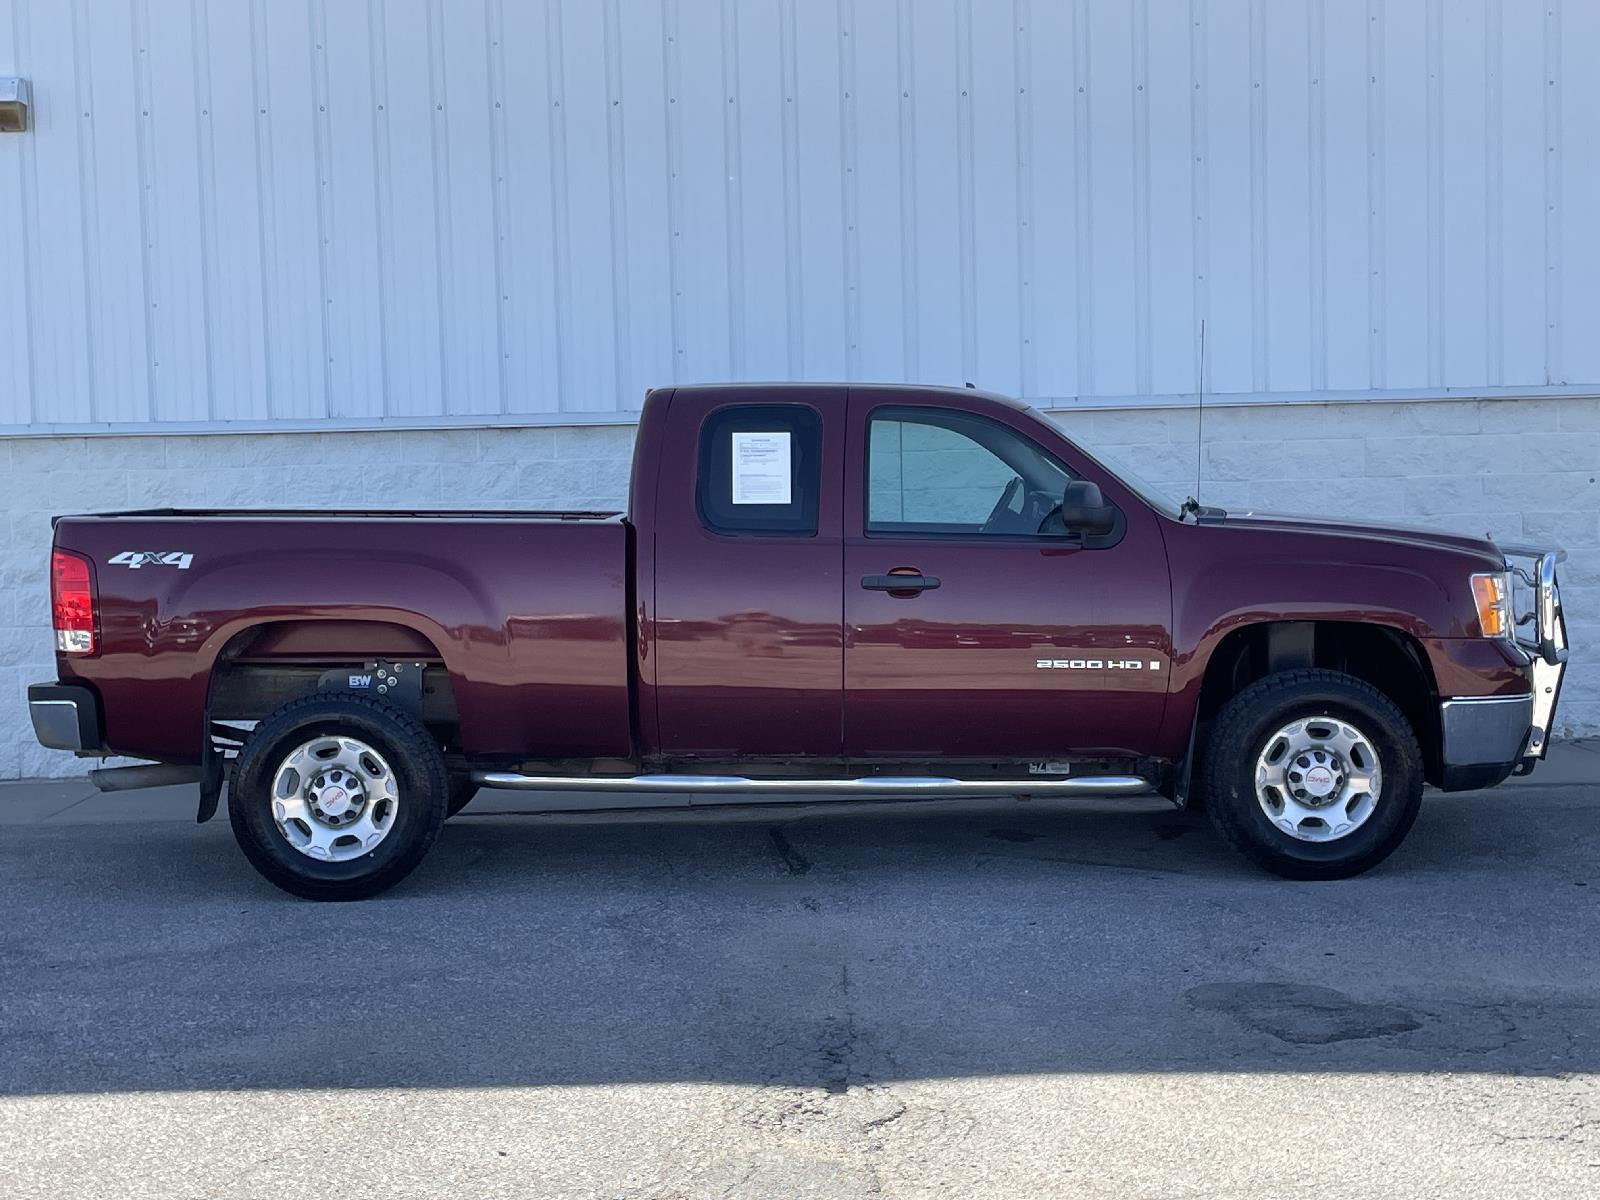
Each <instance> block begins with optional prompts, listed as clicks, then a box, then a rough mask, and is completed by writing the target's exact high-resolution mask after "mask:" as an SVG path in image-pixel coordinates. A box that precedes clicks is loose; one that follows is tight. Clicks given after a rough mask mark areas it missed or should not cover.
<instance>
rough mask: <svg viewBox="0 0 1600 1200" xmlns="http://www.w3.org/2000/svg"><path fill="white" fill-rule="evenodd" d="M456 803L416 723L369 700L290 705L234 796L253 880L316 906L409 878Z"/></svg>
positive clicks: (434, 750) (252, 754)
mask: <svg viewBox="0 0 1600 1200" xmlns="http://www.w3.org/2000/svg"><path fill="white" fill-rule="evenodd" d="M449 798H450V781H449V777H448V776H447V775H446V773H445V767H444V756H443V754H442V753H441V752H440V749H439V746H438V743H437V742H435V741H434V740H433V738H432V736H431V735H430V734H429V733H428V731H427V730H426V729H425V728H424V727H423V726H422V725H421V724H420V723H419V722H418V721H416V720H415V719H414V718H412V717H411V716H409V715H407V714H406V713H404V712H401V711H400V710H398V709H395V708H392V707H390V706H389V705H386V704H383V703H380V702H378V701H376V700H370V699H367V698H366V697H362V696H341V695H327V694H319V695H313V696H305V697H302V698H300V699H298V700H292V701H290V702H289V703H288V704H285V705H284V706H283V707H281V708H279V709H278V710H277V711H276V712H275V713H273V714H272V715H271V716H270V717H268V718H267V719H266V720H264V721H262V722H261V724H260V725H258V726H257V727H256V730H255V732H254V734H253V735H252V736H251V738H250V742H249V744H248V745H247V746H246V747H245V748H244V750H243V752H242V753H241V754H240V756H239V762H238V764H237V769H236V771H235V773H234V781H233V786H232V787H231V789H230V791H229V799H228V818H229V821H230V823H231V824H232V826H233V835H234V838H235V840H237V841H238V843H239V848H240V849H241V850H243V851H244V853H245V857H246V858H248V859H249V860H250V862H251V865H253V866H254V867H255V868H256V870H258V871H260V872H261V874H262V875H264V876H266V878H267V879H268V880H270V881H271V882H272V883H274V884H276V885H277V886H278V887H280V888H282V889H283V890H284V891H286V892H292V893H293V894H294V895H296V896H304V897H306V898H307V899H310V900H360V899H364V898H365V897H368V896H374V895H377V894H378V893H379V892H382V891H384V890H386V889H388V888H390V887H393V886H394V885H395V884H396V883H398V882H400V880H402V879H404V878H405V877H406V876H407V875H409V874H410V873H411V872H412V871H413V870H414V869H415V868H416V866H417V864H418V863H420V862H421V861H422V859H423V856H424V855H426V854H427V852H428V850H429V848H430V847H431V846H432V845H433V841H434V839H435V838H436V837H438V835H439V826H440V825H441V824H443V822H444V819H445V812H446V807H447V805H448V803H449Z"/></svg>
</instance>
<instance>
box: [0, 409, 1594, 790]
mask: <svg viewBox="0 0 1600 1200" xmlns="http://www.w3.org/2000/svg"><path fill="white" fill-rule="evenodd" d="M1056 416H1057V419H1058V420H1059V421H1060V422H1061V424H1062V425H1063V426H1064V427H1065V428H1066V429H1067V430H1068V432H1069V433H1070V434H1071V435H1072V436H1073V437H1074V438H1075V439H1076V440H1078V441H1079V442H1081V443H1082V444H1083V445H1084V446H1085V447H1086V448H1088V449H1089V450H1091V451H1092V452H1095V453H1098V454H1099V455H1100V456H1101V457H1102V458H1104V459H1105V460H1106V461H1107V463H1108V464H1112V465H1118V466H1121V465H1123V464H1127V465H1128V466H1130V467H1131V468H1132V469H1133V470H1135V471H1137V472H1138V473H1139V474H1140V475H1141V476H1143V477H1144V478H1146V479H1148V480H1151V481H1152V482H1155V483H1157V484H1160V485H1165V487H1166V488H1167V489H1168V490H1170V491H1171V492H1172V493H1173V494H1174V495H1176V496H1179V497H1181V496H1182V495H1183V494H1185V493H1187V492H1189V491H1192V490H1193V487H1194V478H1195V417H1194V414H1193V413H1191V412H1184V411H1176V410H1166V409H1161V410H1149V409H1145V410H1118V411H1094V412H1080V413H1060V414H1056ZM632 446H633V429H632V427H631V426H589V427H577V428H559V429H494V430H491V429H484V430H472V429H468V430H450V431H415V432H399V431H385V432H379V433H301V434H289V433H285V434H213V435H197V436H140V437H95V438H28V439H0V504H3V505H4V512H5V513H6V514H7V519H6V523H5V524H4V525H0V779H14V778H19V777H20V778H27V777H34V776H59V775H70V774H76V773H79V772H81V771H82V770H83V767H84V764H83V763H80V762H78V761H77V760H75V759H73V758H71V757H70V756H67V755H63V754H58V753H54V752H50V751H45V750H42V749H40V748H39V747H37V746H36V745H35V744H34V742H33V737H32V732H31V729H30V727H29V724H28V719H27V711H26V706H25V704H24V689H25V687H26V685H27V684H28V683H30V682H33V681H37V680H42V679H50V678H54V675H55V664H54V661H53V657H52V650H51V634H50V616H49V598H48V583H47V581H46V566H47V559H48V553H47V551H48V546H49V542H50V521H49V519H50V517H51V515H53V514H56V513H65V512H89V511H96V510H102V509H117V508H147V507H166V506H176V507H183V506H237V507H259V506H278V507H285V506H287V507H322V506H327V507H338V506H345V507H350V506H366V507H376V508H387V507H395V508H399V507H407V506H423V507H442V508H476V507H502V508H553V507H582V508H620V507H622V506H623V505H624V503H625V502H626V498H627V490H628V460H629V456H630V455H631V453H632ZM1202 460H1203V461H1202V466H1203V474H1202V483H1201V499H1203V500H1205V501H1206V502H1207V503H1211V504H1220V505H1222V506H1224V507H1238V508H1257V509H1270V510H1275V511H1280V512H1311V513H1321V514H1326V515H1333V516H1349V517H1358V518H1367V519H1394V520H1401V521H1406V522H1409V523H1414V524H1421V525H1431V526H1436V527H1439V528H1447V529H1454V530H1461V531H1465V532H1470V533H1485V532H1487V533H1490V534H1492V535H1494V536H1497V537H1500V538H1503V539H1506V540H1517V541H1536V542H1552V543H1559V544H1561V545H1563V546H1565V547H1566V548H1567V549H1568V551H1569V552H1570V554H1571V559H1570V561H1569V562H1568V563H1567V564H1566V567H1565V568H1564V570H1563V575H1562V578H1563V597H1564V600H1565V603H1566V609H1567V614H1568V626H1569V629H1570V631H1571V635H1572V640H1573V643H1574V650H1573V661H1572V667H1571V670H1570V671H1569V674H1568V680H1567V684H1566V687H1565V690H1564V693H1563V697H1562V708H1561V713H1560V722H1559V728H1558V733H1560V734H1565V735H1567V736H1573V735H1585V734H1595V733H1600V483H1597V479H1600V401H1597V400H1592V399H1569V400H1553V399H1552V400H1516V401H1509V400H1505V401H1476V400H1459V401H1457V400H1451V401H1428V402H1411V403H1394V404H1389V403H1383V404H1380V403H1373V402H1359V403H1351V404H1329V405H1281V406H1270V407H1249V408H1221V407H1213V408H1212V409H1210V410H1209V411H1208V412H1207V413H1206V416H1205V447H1204V452H1203V456H1202ZM149 548H150V549H159V548H160V547H149Z"/></svg>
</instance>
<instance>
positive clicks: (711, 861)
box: [0, 776, 1600, 1200]
mask: <svg viewBox="0 0 1600 1200" xmlns="http://www.w3.org/2000/svg"><path fill="white" fill-rule="evenodd" d="M1596 777H1600V776H1596ZM513 803H514V802H513V801H511V800H508V799H506V798H504V797H502V796H498V795H495V794H494V793H483V794H480V796H479V798H478V799H477V800H476V801H475V802H474V804H473V806H472V807H471V808H469V809H468V811H467V813H466V814H464V815H463V816H462V817H460V818H457V819H456V820H454V821H452V822H451V823H450V824H449V825H448V826H446V828H445V831H444V834H443V836H442V837H441V840H440V843H439V845H438V847H437V848H436V849H435V850H434V852H433V854H432V856H431V858H430V859H429V860H428V862H427V863H425V864H424V866H423V868H422V869H421V870H419V872H418V873H417V874H416V875H415V876H413V877H412V879H411V880H409V881H408V882H407V883H406V884H404V885H402V886H401V887H400V888H398V889H397V890H396V891H394V892H392V893H390V894H389V895H387V896H385V897H382V898H380V899H378V900H376V901H370V902H367V903H363V904H354V905H316V904H310V903H305V902H302V901H297V900H293V899H291V898H290V897H287V896H285V895H282V894H280V893H278V892H276V891H274V890H273V889H272V888H271V887H269V886H268V885H266V884H265V883H264V882H262V881H261V880H259V879H258V878H257V877H256V876H255V874H254V873H253V872H252V871H251V870H250V869H249V868H248V866H247V865H246V864H245V863H244V861H243V859H242V857H241V856H240V855H239V854H238V852H237V851H236V849H235V847H234V845H233V842H232V838H231V836H230V834H229V831H228V828H227V823H226V821H225V820H224V821H217V822H213V823H212V824H209V825H206V826H196V825H194V824H193V815H192V814H193V797H192V795H191V794H189V793H187V792H185V791H183V790H181V789H174V790H169V791H166V792H160V793H149V794H146V795H144V796H142V797H129V796H125V795H124V796H111V797H95V798H90V797H89V795H88V788H87V786H86V785H84V784H82V783H66V784H62V783H53V784H28V785H0V910H3V911H4V913H5V914H6V919H5V921H4V922H3V923H0V1195H3V1196H5V1197H7V1198H8V1200H21V1198H24V1197H46V1196H48V1197H101V1196H104V1197H116V1198H117V1200H128V1198H135V1197H146V1196H148V1197H161V1198H163V1200H179V1198H185V1197H224V1196H226V1197H266V1198H270V1200H298V1198H300V1197H308V1198H309V1197H316V1198H319V1200H320V1198H323V1197H328V1196H342V1195H350V1196H363V1197H402V1196H403V1197H440V1196H473V1197H478V1196H484V1197H539V1198H546V1197H585V1198H588V1197H595V1198H609V1200H643V1198H655V1197H732V1198H736V1200H752V1198H758V1197H759V1198H767V1197H771V1198H773V1200H779V1198H782V1200H791V1198H801V1197H819V1198H821V1197H827V1198H835V1197H838V1198H856V1197H871V1196H887V1197H935V1196H937V1197H944V1196H951V1197H961V1198H963V1200H967V1198H977V1197H1004V1198H1006V1200H1016V1198H1018V1197H1034V1196H1088V1197H1099V1196H1107V1197H1110V1196H1116V1197H1128V1196H1152V1197H1154V1196H1160V1197H1197V1196H1261V1197H1290V1196H1299V1195H1308V1196H1310V1195H1314V1196H1316V1197H1317V1198H1318V1200H1330V1198H1339V1197H1363V1198H1365V1197H1371V1196H1375V1195H1395V1196H1405V1197H1408V1198H1411V1197H1431V1196H1439V1197H1452V1198H1455V1197H1460V1196H1464V1195H1466V1196H1494V1197H1520V1196H1528V1197H1538V1198H1539V1200H1552V1198H1553V1197H1564V1196H1580V1195H1581V1196H1585V1197H1588V1196H1593V1195H1595V1194H1596V1192H1597V1191H1600V967H1597V964H1596V956H1595V950H1596V942H1597V935H1600V787H1597V786H1595V785H1594V784H1591V783H1583V782H1577V783H1560V782H1557V783H1554V784H1548V783H1547V784H1541V783H1540V782H1538V777H1537V776H1536V777H1535V779H1534V780H1530V781H1527V782H1524V783H1520V784H1517V785H1515V786H1512V787H1508V788H1505V789H1501V790H1499V791H1496V792H1487V793H1475V794H1469V795H1462V796H1439V795H1433V796H1430V798H1429V800H1428V801H1427V803H1426V805H1425V806H1424V810H1423V814H1422V817H1421V819H1420V821H1419V822H1418V825H1417V828H1416V831H1415V832H1414V833H1413V834H1412V836H1411V839H1410V840H1409V841H1408V843H1407V844H1406V845H1405V846H1404V847H1402V849H1401V850H1400V852H1399V853H1397V854H1396V855H1395V857H1394V858H1393V859H1391V860H1390V862H1389V863H1388V864H1386V865H1385V866H1383V867H1381V868H1380V869H1378V870H1377V871H1375V872H1373V873H1372V874H1370V875H1368V876H1365V877H1363V878H1361V879H1357V880H1352V881H1347V882H1344V883H1337V884H1297V883H1287V882H1284V881H1281V880H1277V879H1272V878H1269V877H1266V876H1263V875H1260V874H1257V873H1256V872H1254V871H1253V870H1252V869H1250V868H1249V867H1247V866H1246V865H1244V864H1243V863H1242V862H1240V861H1239V860H1237V859H1235V858H1234V857H1233V856H1232V855H1231V854H1230V853H1229V852H1227V851H1226V850H1225V849H1224V848H1223V847H1222V846H1221V845H1220V844H1219V842H1218V841H1217V840H1216V839H1215V838H1214V837H1213V836H1212V834H1211V833H1210V831H1209V829H1208V828H1207V827H1206V826H1205V825H1204V824H1203V823H1202V822H1201V821H1199V820H1196V819H1194V818H1191V817H1189V816H1186V815H1185V814H1182V813H1178V812H1175V811H1173V810H1171V809H1170V808H1168V807H1166V806H1164V805H1163V804H1162V803H1160V802H1159V801H1119V802H1100V803H1084V802H1074V803H1058V802H1033V803H1029V804H1018V803H1011V802H1007V803H1004V804H994V805H983V804H962V805H958V806H952V805H924V806H918V805H908V804H895V805H892V806H888V805H884V806H877V807H873V806H870V805H859V806H856V807H854V808H851V809H847V810H840V809H822V808H816V809H812V808H799V807H791V808H785V809H779V810H772V809H768V810H764V811H755V810H742V811H735V812H728V811H723V812H713V813H709V814H704V813H701V814H696V813H690V814H669V813H651V814H647V815H638V814H635V815H631V816H627V817H613V816H589V817H577V818H574V817H562V818H551V817H537V816H531V815H526V814H521V815H519V814H515V813H513V812H511V811H509V810H510V809H511V807H512V805H513Z"/></svg>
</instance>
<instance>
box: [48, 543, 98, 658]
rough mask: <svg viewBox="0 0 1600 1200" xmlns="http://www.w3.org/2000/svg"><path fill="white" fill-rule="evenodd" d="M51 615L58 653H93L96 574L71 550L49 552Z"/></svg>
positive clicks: (85, 559) (82, 558) (87, 562)
mask: <svg viewBox="0 0 1600 1200" xmlns="http://www.w3.org/2000/svg"><path fill="white" fill-rule="evenodd" d="M50 613H51V618H52V621H53V623H54V625H55V627H56V649H57V650H59V651H60V652H61V653H62V654H93V653H94V651H95V637H94V571H93V568H91V567H90V566H89V560H88V559H87V558H84V557H83V555H81V554H74V553H72V551H70V550H52V551H51V552H50Z"/></svg>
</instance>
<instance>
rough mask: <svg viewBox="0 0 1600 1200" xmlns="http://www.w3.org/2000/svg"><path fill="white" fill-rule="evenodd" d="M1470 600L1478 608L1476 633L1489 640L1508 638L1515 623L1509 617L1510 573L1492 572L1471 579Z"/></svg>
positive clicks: (1510, 616)
mask: <svg viewBox="0 0 1600 1200" xmlns="http://www.w3.org/2000/svg"><path fill="white" fill-rule="evenodd" d="M1472 599H1473V601H1474V603H1476V604H1477V606H1478V632H1479V633H1480V634H1481V635H1482V636H1484V637H1489V638H1509V637H1511V636H1512V633H1513V632H1514V627H1515V621H1514V620H1513V618H1512V615H1511V572H1510V571H1493V572H1490V573H1488V574H1484V575H1474V576H1473V577H1472Z"/></svg>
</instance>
